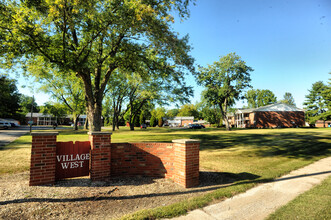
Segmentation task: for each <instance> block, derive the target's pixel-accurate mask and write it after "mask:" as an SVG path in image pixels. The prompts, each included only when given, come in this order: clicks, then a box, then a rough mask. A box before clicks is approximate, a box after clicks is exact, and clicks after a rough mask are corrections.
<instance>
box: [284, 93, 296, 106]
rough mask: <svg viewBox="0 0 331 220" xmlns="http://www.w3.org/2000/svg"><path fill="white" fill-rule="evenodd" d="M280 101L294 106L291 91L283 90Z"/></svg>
mask: <svg viewBox="0 0 331 220" xmlns="http://www.w3.org/2000/svg"><path fill="white" fill-rule="evenodd" d="M281 102H282V103H285V104H287V105H292V106H295V101H294V97H293V95H292V93H290V92H285V94H284V97H283V99H282V100H281Z"/></svg>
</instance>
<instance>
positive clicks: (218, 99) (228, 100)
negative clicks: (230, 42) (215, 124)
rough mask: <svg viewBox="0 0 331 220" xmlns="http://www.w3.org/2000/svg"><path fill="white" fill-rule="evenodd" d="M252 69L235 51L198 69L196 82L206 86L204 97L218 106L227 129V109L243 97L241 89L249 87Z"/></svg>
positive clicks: (228, 128)
mask: <svg viewBox="0 0 331 220" xmlns="http://www.w3.org/2000/svg"><path fill="white" fill-rule="evenodd" d="M252 71H253V69H252V68H251V67H249V66H247V65H246V62H245V61H243V60H242V59H241V57H240V56H238V55H236V53H230V54H228V55H226V56H223V57H221V58H220V60H219V61H216V62H214V63H213V64H212V65H208V66H207V67H202V68H200V69H199V75H198V82H199V83H200V84H201V85H203V86H205V87H206V91H205V93H204V97H205V99H206V100H207V101H208V102H209V103H210V104H212V105H218V106H219V108H220V110H221V114H222V118H223V121H224V122H225V125H226V128H227V130H230V126H229V122H228V118H227V109H228V107H229V106H232V105H233V104H234V102H235V100H238V99H242V98H243V96H242V92H243V90H244V89H246V88H248V87H250V81H251V78H250V72H252Z"/></svg>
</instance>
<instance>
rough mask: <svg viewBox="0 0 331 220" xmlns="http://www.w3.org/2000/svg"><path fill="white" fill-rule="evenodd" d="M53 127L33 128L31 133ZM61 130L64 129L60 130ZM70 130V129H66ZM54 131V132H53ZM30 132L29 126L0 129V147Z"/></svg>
mask: <svg viewBox="0 0 331 220" xmlns="http://www.w3.org/2000/svg"><path fill="white" fill-rule="evenodd" d="M52 128H53V127H51V126H33V127H32V131H34V130H50V129H52ZM61 129H65V128H62V127H61ZM66 129H72V128H70V127H69V128H66ZM55 131H56V130H55ZM28 132H30V127H29V126H21V127H18V128H9V129H0V147H2V146H5V145H7V144H9V143H10V142H12V141H14V140H15V139H17V138H19V137H21V136H22V135H24V134H26V133H28Z"/></svg>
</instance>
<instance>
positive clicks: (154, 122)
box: [149, 115, 156, 127]
mask: <svg viewBox="0 0 331 220" xmlns="http://www.w3.org/2000/svg"><path fill="white" fill-rule="evenodd" d="M149 124H150V126H151V127H154V126H155V125H156V118H155V117H154V116H153V115H152V117H151V120H150V122H149Z"/></svg>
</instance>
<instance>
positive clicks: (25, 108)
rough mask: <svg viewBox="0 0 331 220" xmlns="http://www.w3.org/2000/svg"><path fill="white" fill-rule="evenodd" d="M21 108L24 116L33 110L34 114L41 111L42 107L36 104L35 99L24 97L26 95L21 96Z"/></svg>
mask: <svg viewBox="0 0 331 220" xmlns="http://www.w3.org/2000/svg"><path fill="white" fill-rule="evenodd" d="M31 105H32V106H31ZM20 106H21V108H20V110H21V112H22V114H24V116H25V115H26V114H27V113H28V112H31V109H32V112H39V111H40V107H39V106H38V104H37V103H36V101H35V100H34V98H33V97H30V96H27V95H24V94H21V96H20Z"/></svg>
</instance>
